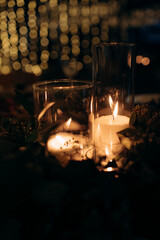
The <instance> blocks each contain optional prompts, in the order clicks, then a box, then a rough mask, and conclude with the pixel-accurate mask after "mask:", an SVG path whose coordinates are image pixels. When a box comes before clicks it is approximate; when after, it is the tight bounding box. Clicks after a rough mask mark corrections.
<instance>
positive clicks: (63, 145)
mask: <svg viewBox="0 0 160 240" xmlns="http://www.w3.org/2000/svg"><path fill="white" fill-rule="evenodd" d="M88 145H89V139H88V138H87V137H85V136H83V135H78V134H72V133H67V132H60V133H57V134H55V135H52V136H51V137H50V138H49V139H48V142H47V150H48V152H49V153H51V154H52V155H54V156H55V157H57V158H58V159H60V158H63V159H64V158H66V159H68V160H77V161H82V160H83V159H85V158H86V157H85V154H86V152H87V150H88Z"/></svg>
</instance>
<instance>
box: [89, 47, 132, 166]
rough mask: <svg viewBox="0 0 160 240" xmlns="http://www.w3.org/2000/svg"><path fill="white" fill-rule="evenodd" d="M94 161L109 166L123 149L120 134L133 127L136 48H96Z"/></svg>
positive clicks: (93, 66)
mask: <svg viewBox="0 0 160 240" xmlns="http://www.w3.org/2000/svg"><path fill="white" fill-rule="evenodd" d="M92 59H93V62H92V63H93V65H92V73H93V81H94V124H93V133H94V134H93V142H94V146H95V156H94V160H95V161H96V162H99V161H100V159H105V161H106V164H107V162H108V161H111V160H112V159H113V158H114V157H115V156H116V154H117V153H119V152H120V151H121V149H122V145H121V144H120V140H119V138H118V135H117V132H119V131H121V130H123V129H125V128H127V127H129V117H130V113H131V110H132V108H133V104H134V67H135V45H134V44H128V43H101V44H98V45H95V46H93V57H92Z"/></svg>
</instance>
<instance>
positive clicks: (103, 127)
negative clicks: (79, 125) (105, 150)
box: [94, 115, 129, 145]
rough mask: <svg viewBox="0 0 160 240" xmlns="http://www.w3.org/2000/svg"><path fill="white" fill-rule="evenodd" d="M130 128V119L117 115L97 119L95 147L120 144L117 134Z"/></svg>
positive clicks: (95, 124) (95, 123)
mask: <svg viewBox="0 0 160 240" xmlns="http://www.w3.org/2000/svg"><path fill="white" fill-rule="evenodd" d="M127 127H129V117H126V116H122V115H117V116H116V117H115V118H113V116H112V115H106V116H101V117H99V118H96V119H95V122H94V129H95V132H94V133H95V135H94V137H95V145H101V144H103V145H107V144H111V143H112V144H118V143H119V142H120V141H119V138H118V136H117V132H119V131H121V130H123V129H125V128H127Z"/></svg>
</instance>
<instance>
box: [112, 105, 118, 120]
mask: <svg viewBox="0 0 160 240" xmlns="http://www.w3.org/2000/svg"><path fill="white" fill-rule="evenodd" d="M117 114H118V102H116V105H115V108H114V111H113V119H115V118H116V117H117Z"/></svg>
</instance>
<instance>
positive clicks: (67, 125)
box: [65, 118, 72, 130]
mask: <svg viewBox="0 0 160 240" xmlns="http://www.w3.org/2000/svg"><path fill="white" fill-rule="evenodd" d="M71 121H72V118H69V119H68V121H67V122H66V123H65V125H66V128H67V130H68V129H69V127H70V124H71Z"/></svg>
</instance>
